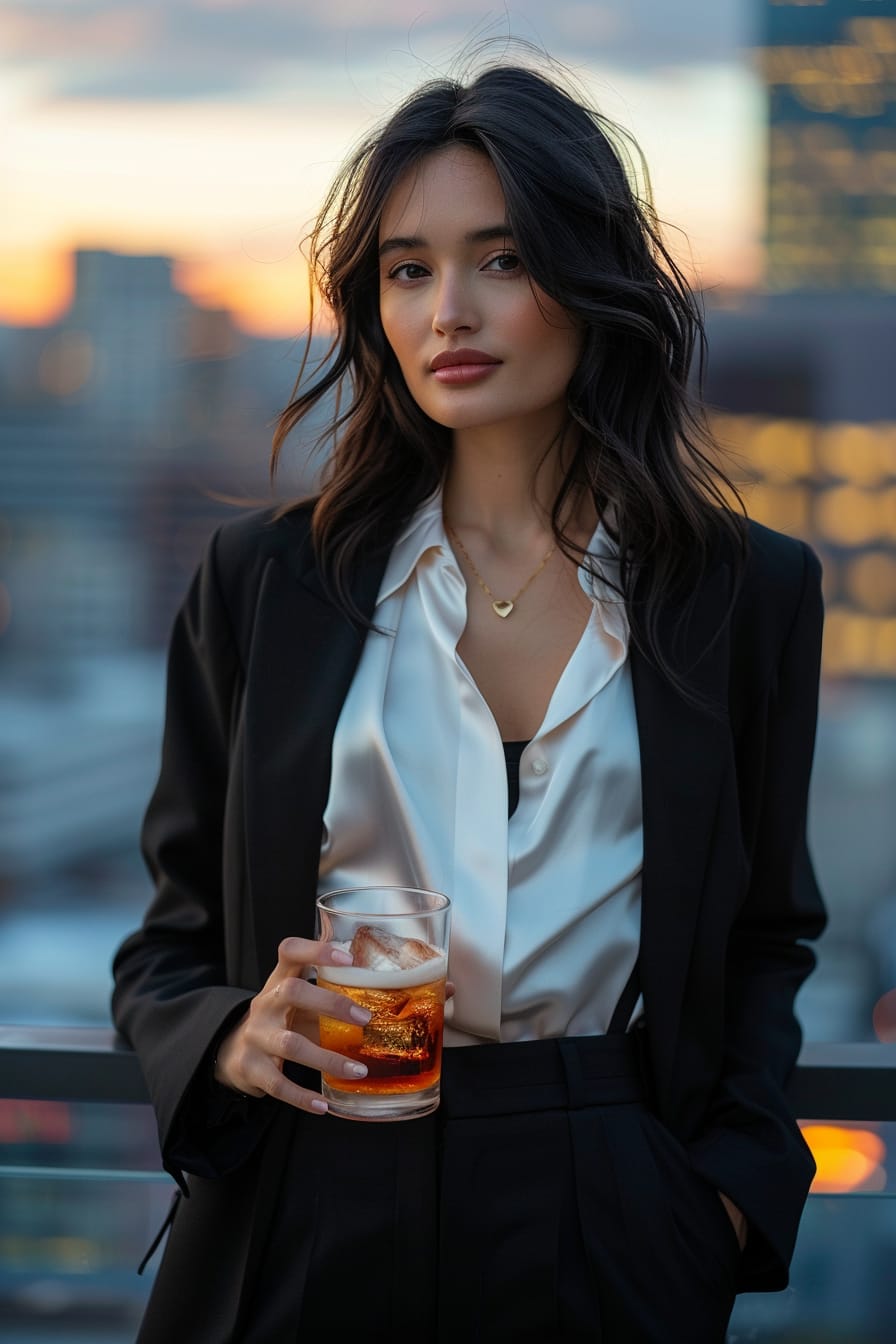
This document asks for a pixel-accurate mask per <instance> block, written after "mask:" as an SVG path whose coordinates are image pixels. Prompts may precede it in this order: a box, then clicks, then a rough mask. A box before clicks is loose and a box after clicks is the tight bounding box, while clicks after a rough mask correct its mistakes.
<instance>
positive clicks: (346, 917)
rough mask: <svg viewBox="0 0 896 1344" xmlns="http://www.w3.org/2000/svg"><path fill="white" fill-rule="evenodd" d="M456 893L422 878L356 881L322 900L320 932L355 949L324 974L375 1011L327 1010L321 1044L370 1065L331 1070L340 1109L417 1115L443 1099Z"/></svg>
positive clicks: (328, 1081) (348, 1115) (359, 1114)
mask: <svg viewBox="0 0 896 1344" xmlns="http://www.w3.org/2000/svg"><path fill="white" fill-rule="evenodd" d="M450 909H451V902H450V901H449V899H448V897H447V896H442V895H441V894H440V893H439V892H435V891H421V890H419V889H417V888H414V887H391V886H383V887H349V888H345V889H343V890H341V891H330V892H328V893H327V894H326V895H325V896H321V897H320V898H319V899H318V901H317V937H318V938H320V939H323V940H326V941H327V942H334V943H337V944H339V945H340V946H341V947H344V948H345V949H346V951H348V952H351V954H352V957H353V959H354V960H353V964H352V965H351V966H321V967H318V973H317V983H318V985H320V986H321V987H322V988H324V989H334V990H336V991H337V992H338V993H340V994H346V995H348V997H349V998H350V999H352V1000H353V1001H354V1002H355V1003H357V1004H360V1006H361V1007H362V1008H366V1009H367V1010H368V1011H369V1012H370V1013H371V1018H370V1021H369V1022H368V1023H367V1025H366V1026H364V1027H361V1026H355V1025H354V1024H353V1023H350V1022H342V1021H338V1020H337V1019H335V1018H332V1017H324V1016H322V1017H321V1018H320V1043H321V1045H322V1046H324V1047H325V1048H326V1049H328V1050H336V1051H338V1052H339V1054H341V1055H346V1056H348V1058H349V1059H354V1060H357V1061H358V1062H359V1063H361V1064H366V1065H367V1077H366V1078H360V1079H347V1078H344V1077H342V1075H341V1074H340V1075H338V1076H337V1075H334V1074H328V1073H324V1074H323V1075H322V1080H323V1085H322V1088H321V1091H322V1093H323V1096H324V1097H325V1099H326V1101H327V1102H328V1103H329V1108H330V1113H331V1114H332V1115H338V1116H342V1117H343V1118H344V1119H346V1120H412V1119H415V1118H416V1117H417V1116H421V1115H428V1114H429V1113H430V1111H434V1110H435V1109H436V1107H437V1106H438V1104H439V1078H440V1075H441V1066H442V1028H443V1023H444V1016H445V979H446V975H447V971H448V927H449V920H450Z"/></svg>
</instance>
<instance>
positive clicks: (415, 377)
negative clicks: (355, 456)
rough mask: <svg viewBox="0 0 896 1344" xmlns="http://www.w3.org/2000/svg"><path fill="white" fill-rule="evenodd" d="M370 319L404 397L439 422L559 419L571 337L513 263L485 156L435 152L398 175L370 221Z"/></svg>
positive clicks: (458, 425)
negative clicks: (374, 279) (374, 316)
mask: <svg viewBox="0 0 896 1344" xmlns="http://www.w3.org/2000/svg"><path fill="white" fill-rule="evenodd" d="M380 317H381V320H382V324H383V330H384V332H385V334H386V339H387V340H388V342H389V344H390V346H391V347H392V350H393V351H394V353H395V357H396V359H397V360H398V363H399V365H400V367H401V371H402V373H403V375H404V379H405V382H406V383H407V386H408V390H409V392H410V393H411V396H412V397H413V398H414V400H415V401H416V403H417V405H418V406H419V407H420V409H421V410H422V411H424V412H425V413H426V414H427V415H428V416H430V417H431V419H433V420H435V421H437V422H438V423H439V424H440V425H445V426H446V427H447V428H449V429H453V430H464V429H473V428H478V427H482V426H498V425H506V426H507V427H508V428H512V427H513V426H514V425H515V424H516V425H517V426H518V427H519V428H522V426H521V425H520V424H519V422H520V421H525V422H526V425H527V427H528V428H530V429H536V430H538V431H541V430H544V431H545V432H547V433H549V434H554V433H556V431H557V430H558V429H559V428H560V427H561V425H562V424H563V421H564V419H565V414H566V389H567V387H568V385H569V381H570V378H571V377H572V374H573V371H574V369H575V367H576V364H577V363H578V360H579V356H580V353H581V347H582V338H581V334H580V330H579V329H578V328H577V327H575V326H574V325H573V323H572V321H571V319H570V318H569V316H568V315H567V313H566V312H565V311H564V309H562V308H561V307H560V306H559V304H557V303H555V302H554V301H553V300H552V299H549V298H548V297H547V295H546V294H545V293H544V292H543V291H542V290H540V289H539V288H538V286H537V285H535V284H534V282H533V281H532V280H531V279H530V278H529V275H528V274H527V272H526V270H525V268H524V267H523V264H522V262H521V261H520V260H519V257H518V256H517V254H516V251H515V248H514V242H513V238H512V236H511V235H510V233H509V232H508V229H507V211H506V205H505V201H504V193H503V191H502V189H501V184H500V182H499V180H498V175H497V173H496V172H495V170H494V168H493V167H492V165H491V162H490V161H489V159H488V158H486V156H485V155H483V154H479V153H477V152H476V151H475V150H472V149H468V148H466V147H461V146H458V147H456V148H455V147H450V148H447V149H443V150H439V151H437V152H436V153H434V154H431V155H430V156H429V157H428V158H426V159H424V160H423V162H422V163H421V164H419V165H418V166H417V167H416V168H414V169H411V170H409V171H408V172H407V173H406V174H405V175H404V176H403V177H402V178H400V179H399V181H398V183H397V184H396V186H395V187H394V189H393V191H392V193H391V194H390V196H389V197H388V199H387V201H386V205H385V208H384V210H383V216H382V220H381V222H380Z"/></svg>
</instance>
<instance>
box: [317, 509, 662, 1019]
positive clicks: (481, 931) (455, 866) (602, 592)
mask: <svg viewBox="0 0 896 1344" xmlns="http://www.w3.org/2000/svg"><path fill="white" fill-rule="evenodd" d="M589 551H590V552H591V554H593V555H595V556H597V557H599V558H600V563H601V568H602V570H603V572H604V573H607V572H609V568H610V566H612V565H614V564H615V563H616V556H615V551H614V548H613V545H612V542H611V539H610V537H609V535H608V534H607V532H606V530H605V529H604V528H603V526H601V525H599V526H598V528H597V530H596V532H595V533H594V536H593V537H592V540H591V544H590V546H589ZM579 579H580V582H581V584H582V587H583V590H584V591H585V593H586V594H587V596H588V597H589V598H590V599H591V602H592V609H591V615H590V617H589V620H588V623H587V625H586V627H585V629H584V631H583V633H582V636H581V638H580V640H579V643H578V645H577V646H576V648H575V650H574V651H573V653H572V655H571V657H570V659H569V662H568V663H567V665H566V667H565V669H564V671H563V673H562V674H561V676H560V679H559V681H558V683H557V686H556V688H555V690H554V693H553V695H552V697H551V700H550V704H549V705H548V709H547V712H546V714H545V717H544V721H543V723H542V724H541V727H540V728H539V729H538V732H537V733H536V734H535V736H534V737H533V738H532V740H531V742H530V743H529V744H528V745H527V747H526V748H525V750H524V752H523V754H522V758H521V762H520V795H519V803H518V805H517V808H516V810H515V812H514V814H513V816H512V817H510V818H508V815H507V813H508V799H507V773H506V766H505V759H504V752H503V749H502V744H501V737H500V733H499V731H498V726H497V724H496V722H495V719H494V717H493V716H492V713H491V710H490V709H489V707H488V705H487V704H486V702H485V700H484V699H483V697H482V695H481V694H480V692H479V689H478V687H477V685H476V683H475V681H474V680H473V678H472V676H471V675H470V673H469V671H468V670H467V668H466V667H465V666H464V663H463V661H462V659H461V658H460V656H459V655H458V652H457V644H458V640H459V639H460V637H461V635H462V633H463V630H464V626H465V624H466V619H467V607H466V603H467V589H466V583H465V581H464V578H463V575H462V573H461V571H460V568H459V566H458V563H457V560H456V559H455V556H454V554H453V552H452V549H451V547H450V545H449V543H448V538H447V535H446V532H445V527H444V522H443V518H442V500H441V493H440V492H437V493H436V494H435V495H433V496H432V497H431V498H430V499H429V500H427V501H426V502H425V503H424V504H423V505H422V506H421V507H420V508H419V509H418V511H417V512H416V514H415V515H414V517H413V518H412V519H411V521H410V523H409V524H408V526H407V527H406V528H405V530H404V532H403V533H402V534H401V536H400V537H399V538H398V540H397V542H396V543H395V545H394V547H393V549H392V553H391V555H390V558H389V561H388V563H387V566H386V571H385V574H384V577H383V581H382V584H381V586H380V592H379V596H378V599H377V604H376V609H375V612H374V618H373V619H374V621H375V623H376V625H377V626H379V627H380V628H381V629H382V630H383V631H386V632H388V633H376V632H371V633H370V634H369V635H368V636H367V638H366V640H365V643H364V648H363V651H362V654H361V660H360V663H359V665H358V668H357V670H356V672H355V676H354V678H353V680H352V684H351V686H350V688H349V692H348V695H347V697H346V700H345V703H344V705H343V707H342V711H341V714H340V717H339V721H338V724H337V728H336V734H335V738H334V742H333V758H332V775H331V781H330V793H329V799H328V802H327V806H326V810H325V813H324V828H323V838H322V845H321V856H320V874H319V884H318V893H319V894H323V893H324V892H326V891H333V890H334V889H336V888H339V887H348V886H371V885H376V884H379V883H397V884H399V885H402V886H413V887H425V888H429V889H431V890H436V891H441V892H444V893H445V894H446V895H448V896H450V898H451V901H452V912H451V942H450V953H449V967H448V975H449V978H450V979H451V980H453V981H454V983H455V986H456V993H455V996H454V998H453V1000H452V1001H451V1003H450V1004H449V1008H448V1013H447V1015H446V1029H445V1043H446V1045H474V1044H478V1043H481V1042H485V1041H524V1040H533V1039H537V1038H541V1037H548V1036H565V1035H570V1036H579V1035H594V1034H600V1033H603V1032H605V1031H606V1029H607V1027H608V1025H609V1021H610V1017H611V1015H612V1012H613V1008H614V1007H615V1005H616V1001H617V999H618V997H619V995H620V993H621V991H622V989H623V986H624V985H625V982H626V980H627V978H628V976H629V974H630V972H631V970H632V967H633V966H634V963H635V958H636V956H637V953H638V947H639V941H640V932H639V930H640V914H641V863H642V853H643V842H642V829H641V772H640V759H639V750H638V732H637V723H636V719H635V709H634V700H633V696H632V685H631V673H630V665H629V661H628V657H627V654H628V640H629V630H628V622H627V620H626V616H625V609H624V605H623V603H622V601H621V600H620V598H619V597H618V595H617V594H616V593H615V592H614V591H613V590H612V589H611V588H610V587H609V586H608V585H607V584H606V583H604V582H603V580H602V579H601V578H600V577H599V576H597V575H593V574H591V573H589V571H588V570H587V569H586V568H584V567H580V569H579ZM639 1012H640V1003H639V1005H638V1007H637V1008H636V1010H635V1014H634V1016H638V1014H639Z"/></svg>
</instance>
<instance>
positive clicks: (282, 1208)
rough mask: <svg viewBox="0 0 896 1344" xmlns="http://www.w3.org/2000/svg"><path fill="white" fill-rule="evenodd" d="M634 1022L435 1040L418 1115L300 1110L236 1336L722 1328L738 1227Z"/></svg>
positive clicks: (607, 1337)
mask: <svg viewBox="0 0 896 1344" xmlns="http://www.w3.org/2000/svg"><path fill="white" fill-rule="evenodd" d="M638 1035H639V1033H638V1032H637V1030H636V1031H633V1032H631V1033H629V1034H628V1035H624V1034H621V1033H611V1034H609V1035H607V1036H597V1037H594V1036H589V1037H578V1038H564V1039H560V1040H545V1041H533V1042H523V1043H519V1044H511V1045H484V1046H475V1047H471V1048H458V1049H452V1050H446V1051H445V1059H444V1063H443V1080H442V1105H441V1107H440V1108H439V1110H438V1111H437V1112H436V1113H434V1114H433V1115H430V1116H426V1117H424V1118H423V1119H419V1120H413V1121H407V1122H402V1123H392V1124H362V1123H358V1122H356V1121H350V1120H340V1119H336V1118H334V1117H330V1116H328V1117H325V1118H314V1117H311V1116H305V1115H303V1114H301V1113H300V1114H299V1115H298V1117H297V1124H296V1131H295V1137H294V1140H293V1143H292V1147H291V1151H290V1156H289V1159H288V1161H287V1166H286V1170H285V1171H284V1172H283V1181H282V1184H281V1189H280V1195H279V1200H278V1204H277V1207H276V1209H275V1212H274V1217H273V1219H272V1223H271V1231H270V1234H269V1239H268V1242H267V1244H266V1246H265V1247H264V1250H263V1254H262V1255H261V1257H260V1267H259V1272H258V1276H257V1278H256V1281H255V1284H254V1286H253V1290H252V1292H251V1294H249V1295H248V1297H247V1299H244V1311H243V1313H242V1318H241V1322H240V1324H239V1328H238V1332H237V1335H236V1336H235V1338H236V1339H237V1340H239V1341H240V1344H281V1341H282V1342H284V1344H285V1341H290V1344H292V1341H302V1340H310V1339H312V1338H313V1337H315V1336H317V1335H318V1334H322V1335H324V1336H325V1337H328V1338H330V1339H335V1340H343V1339H345V1340H348V1339H350V1338H354V1339H359V1340H363V1341H365V1344H367V1342H370V1344H372V1342H373V1341H380V1340H394V1339H395V1338H399V1337H401V1338H405V1337H406V1338H411V1339H414V1340H415V1341H419V1344H424V1342H425V1344H449V1342H450V1344H456V1342H457V1344H459V1342H460V1341H463V1342H464V1344H467V1341H469V1344H485V1341H488V1342H489V1344H496V1342H497V1344H503V1342H504V1341H506V1344H519V1342H521V1341H526V1340H532V1341H535V1340H538V1341H539V1342H540V1344H554V1342H555V1341H557V1342H558V1344H559V1342H562V1341H575V1340H583V1341H584V1340H589V1341H595V1344H597V1342H600V1344H684V1342H685V1341H687V1344H723V1341H724V1339H725V1331H726V1325H727V1322H728V1318H729V1316H730V1313H731V1309H732V1306H733V1303H734V1284H735V1275H736V1270H737V1261H738V1256H739V1254H740V1252H739V1248H738V1244H737V1238H736V1236H735V1233H734V1230H733V1228H732V1226H731V1223H730V1220H729V1219H728V1216H727V1214H726V1212H725V1210H724V1207H723V1205H722V1203H721V1200H720V1199H719V1197H718V1194H717V1193H716V1191H715V1190H713V1189H712V1187H711V1186H710V1185H709V1184H708V1183H707V1182H706V1181H705V1180H704V1179H703V1177H701V1176H699V1175H698V1174H697V1173H696V1172H694V1171H693V1170H692V1168H691V1166H690V1163H689V1160H688V1156H687V1152H686V1150H685V1149H684V1147H683V1146H682V1145H681V1144H680V1143H679V1142H678V1140H677V1139H676V1138H675V1137H674V1136H673V1135H672V1134H671V1133H670V1132H669V1131H668V1130H667V1129H666V1127H665V1126H664V1125H663V1124H662V1123H661V1122H660V1121H659V1119H658V1118H657V1117H656V1115H655V1114H654V1113H653V1111H652V1109H651V1108H650V1106H649V1104H648V1103H647V1101H646V1099H645V1093H644V1089H643V1085H642V1082H641V1072H640V1068H639V1062H638V1055H639V1051H638V1048H637V1044H636V1038H637V1037H638Z"/></svg>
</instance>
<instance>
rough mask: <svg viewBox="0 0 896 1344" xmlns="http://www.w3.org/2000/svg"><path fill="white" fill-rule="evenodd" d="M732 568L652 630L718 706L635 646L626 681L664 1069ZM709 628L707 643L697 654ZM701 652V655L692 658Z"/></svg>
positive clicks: (697, 865)
mask: <svg viewBox="0 0 896 1344" xmlns="http://www.w3.org/2000/svg"><path fill="white" fill-rule="evenodd" d="M729 588H730V571H729V567H728V566H727V565H722V566H721V567H720V568H719V569H717V570H715V571H714V572H713V573H712V574H711V575H710V576H709V577H708V579H706V580H705V581H704V583H703V584H702V585H701V588H700V592H699V596H698V598H697V599H696V602H695V606H694V609H693V611H692V614H691V617H690V620H689V623H688V626H687V629H686V630H685V631H684V632H681V631H678V632H677V633H676V634H675V635H674V638H673V631H675V630H676V625H675V622H676V618H677V616H678V615H679V608H676V607H674V606H670V608H669V609H668V610H667V612H666V613H665V614H664V618H663V623H662V626H661V630H660V636H661V638H662V639H663V640H664V647H665V648H667V649H670V648H672V647H674V648H675V650H676V663H677V665H678V666H679V667H682V668H683V669H687V668H688V667H691V666H692V665H693V666H692V670H691V673H690V677H689V680H690V684H691V685H692V686H693V688H694V690H695V691H696V693H697V694H698V696H700V697H705V699H706V700H708V701H710V702H711V703H712V704H713V705H715V706H718V709H716V710H715V711H712V710H711V709H709V708H702V707H696V706H694V705H691V704H688V703H687V702H686V701H685V700H683V699H682V697H681V695H680V694H679V693H678V692H676V691H675V690H674V689H672V688H671V687H670V686H669V684H668V682H667V680H666V679H665V678H664V677H663V676H662V675H661V674H660V673H658V672H657V671H656V669H655V668H654V667H653V666H652V665H651V664H650V663H649V662H648V661H647V660H646V659H645V658H644V657H643V656H642V655H641V654H640V653H639V652H638V651H637V650H635V649H633V650H632V655H631V657H632V684H633V688H634V696H635V711H636V715H637V720H638V735H639V740H640V753H641V792H642V805H643V828H644V868H643V873H642V888H641V902H642V904H641V976H642V984H643V991H644V1002H645V1013H646V1018H647V1022H648V1028H649V1031H648V1035H649V1038H650V1043H651V1050H652V1052H653V1054H654V1059H655V1061H657V1062H658V1061H660V1060H664V1061H665V1062H666V1068H664V1069H658V1070H657V1071H656V1073H657V1076H661V1077H668V1076H669V1067H668V1066H669V1064H670V1063H671V1061H672V1060H673V1058H674V1055H675V1048H676V1043H677V1036H678V1024H679V1017H680V1013H681V1006H682V998H683V994H684V985H685V979H686V975H687V970H688V961H689V956H690V951H691V944H692V935H693V931H694V924H695V921H696V918H697V913H698V910H699V907H700V901H701V897H702V895H703V885H704V875H705V872H706V867H707V862H708V858H709V853H710V845H711V842H712V838H713V832H714V827H715V821H716V813H717V809H718V805H719V797H720V788H721V782H722V775H723V772H724V769H725V766H726V762H727V760H728V757H729V756H730V753H731V746H730V735H729V727H728V717H727V710H726V708H725V706H726V704H727V693H726V688H727V679H728V656H729V648H728V637H727V632H725V631H723V632H722V633H721V634H720V633H719V632H720V631H722V627H723V623H724V615H725V610H726V606H727V602H728V599H729ZM713 636H717V638H716V641H715V643H714V644H713V645H712V647H711V648H710V649H709V651H708V652H706V653H703V655H702V657H701V656H700V651H701V650H703V649H706V647H707V645H708V644H709V641H710V640H711V639H712V638H713ZM698 658H699V661H697V659H698Z"/></svg>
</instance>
